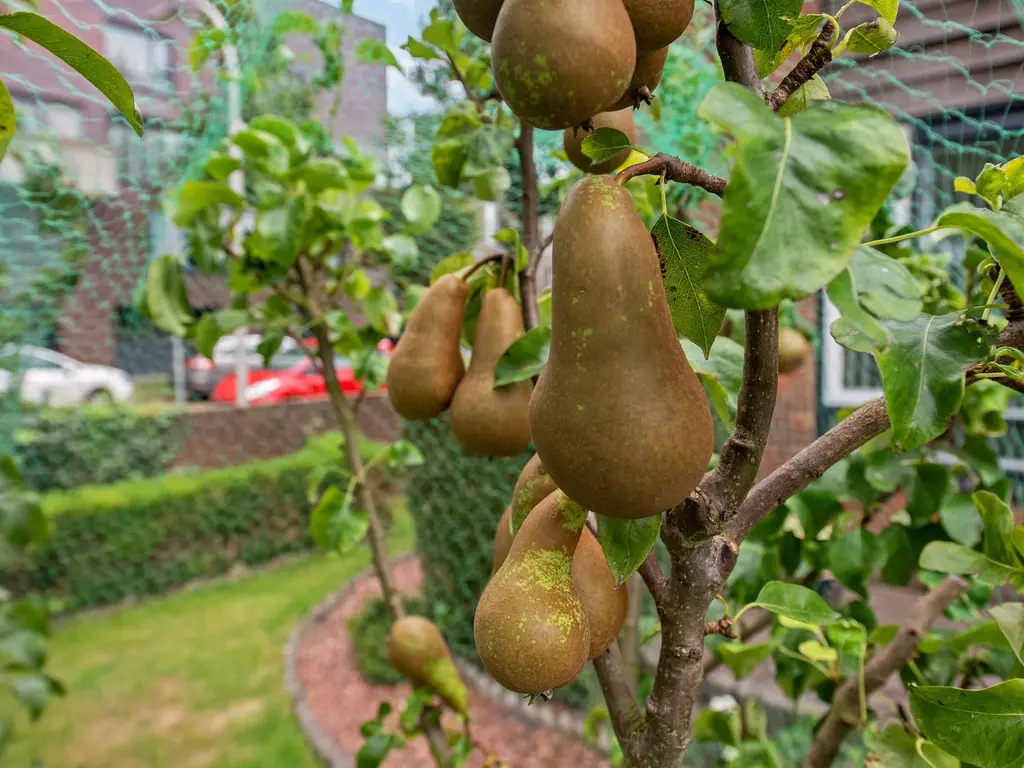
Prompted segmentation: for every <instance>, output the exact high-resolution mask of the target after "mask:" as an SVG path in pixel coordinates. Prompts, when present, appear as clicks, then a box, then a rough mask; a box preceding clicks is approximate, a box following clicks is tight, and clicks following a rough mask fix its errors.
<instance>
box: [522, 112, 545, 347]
mask: <svg viewBox="0 0 1024 768" xmlns="http://www.w3.org/2000/svg"><path fill="white" fill-rule="evenodd" d="M516 151H517V152H518V153H519V171H520V176H521V177H522V178H521V181H522V186H523V189H522V195H523V197H522V207H523V221H522V225H523V247H525V248H526V251H527V253H529V254H530V262H529V264H528V265H527V267H526V269H525V270H523V271H522V272H520V273H519V296H520V299H521V300H522V306H523V328H524V329H525V330H527V331H529V330H532V329H534V328H536V327H537V325H538V323H539V322H540V317H539V315H538V312H537V262H538V261H539V260H540V256H541V248H540V246H541V242H540V214H539V206H540V190H539V188H538V183H537V166H536V164H535V163H534V158H533V126H532V125H527V124H526V123H525V122H520V124H519V136H518V138H517V139H516Z"/></svg>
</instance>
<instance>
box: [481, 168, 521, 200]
mask: <svg viewBox="0 0 1024 768" xmlns="http://www.w3.org/2000/svg"><path fill="white" fill-rule="evenodd" d="M472 182H473V194H474V195H476V199H477V200H483V201H484V202H490V203H493V202H495V201H497V200H501V198H502V197H504V195H505V193H506V192H508V190H509V188H511V186H512V175H511V174H510V173H509V172H508V171H507V170H506V169H505V166H503V165H496V166H494V167H493V168H491V169H490V170H489V171H487V172H486V173H481V174H478V175H475V176H473V178H472Z"/></svg>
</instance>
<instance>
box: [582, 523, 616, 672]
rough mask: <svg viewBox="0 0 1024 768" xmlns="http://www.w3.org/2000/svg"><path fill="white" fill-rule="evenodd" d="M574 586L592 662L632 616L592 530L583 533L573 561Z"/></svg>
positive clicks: (587, 529) (606, 648)
mask: <svg viewBox="0 0 1024 768" xmlns="http://www.w3.org/2000/svg"><path fill="white" fill-rule="evenodd" d="M572 583H573V584H574V585H575V586H576V592H577V593H578V594H579V596H580V602H581V603H583V613H584V615H585V616H586V617H587V626H588V627H589V628H590V651H589V658H591V659H596V658H597V657H598V656H600V655H601V654H602V653H604V652H605V651H607V650H608V648H609V647H610V646H611V644H612V643H613V642H615V638H616V637H618V636H619V632H620V631H621V630H622V625H623V624H625V623H626V614H627V613H628V612H629V590H627V589H626V587H625V586H620V587H616V586H615V576H613V575H612V571H611V569H610V568H609V567H608V561H607V560H606V559H605V556H604V550H602V549H601V544H600V542H598V540H597V537H596V536H594V534H592V533H591V532H590V529H589V528H585V529H584V530H583V535H582V536H581V537H580V543H579V546H578V547H576V556H575V557H573V559H572Z"/></svg>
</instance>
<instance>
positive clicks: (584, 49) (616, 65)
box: [491, 0, 636, 131]
mask: <svg viewBox="0 0 1024 768" xmlns="http://www.w3.org/2000/svg"><path fill="white" fill-rule="evenodd" d="M491 65H492V69H493V71H494V80H495V84H496V85H497V87H498V91H499V92H500V93H501V95H502V98H504V100H505V103H506V104H508V106H509V108H510V109H511V110H512V111H513V112H514V113H515V114H516V115H517V116H518V117H520V118H522V119H523V120H525V121H526V122H527V123H529V124H530V125H533V126H535V127H537V128H542V129H544V130H554V131H560V130H562V129H563V128H572V127H573V126H576V125H579V124H580V123H582V122H583V121H585V120H589V119H590V118H591V117H593V116H594V115H596V114H598V113H599V112H601V111H602V110H603V109H604V108H605V107H606V106H607V105H608V104H613V103H614V102H616V101H618V100H619V99H620V98H621V97H622V94H623V93H625V91H626V87H627V86H628V85H629V81H630V80H631V79H632V77H633V69H634V67H635V65H636V41H635V40H634V39H633V28H632V26H631V24H630V20H629V14H628V13H626V9H625V8H624V7H623V5H622V0H558V2H552V0H505V3H504V5H503V6H502V8H501V13H500V14H498V23H497V26H496V27H495V28H494V38H493V45H492V46H491Z"/></svg>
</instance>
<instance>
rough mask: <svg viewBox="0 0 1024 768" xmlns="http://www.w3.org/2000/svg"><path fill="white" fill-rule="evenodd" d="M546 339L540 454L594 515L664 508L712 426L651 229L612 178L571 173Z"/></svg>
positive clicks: (534, 407) (699, 462) (535, 405)
mask: <svg viewBox="0 0 1024 768" xmlns="http://www.w3.org/2000/svg"><path fill="white" fill-rule="evenodd" d="M553 261H554V272H553V286H552V299H551V301H552V306H551V309H552V315H551V317H552V324H551V327H552V337H551V353H550V356H549V359H548V364H547V366H546V367H545V368H544V371H543V373H541V376H540V380H539V381H538V383H537V387H536V389H535V390H534V393H533V397H532V398H531V400H530V428H531V432H532V435H533V440H534V444H535V446H536V448H537V455H538V456H540V458H541V461H543V462H544V467H545V469H547V471H548V473H549V474H550V475H551V478H552V479H553V480H554V481H555V483H556V484H557V485H558V487H559V488H560V489H561V490H562V491H564V492H565V493H566V494H567V495H568V496H569V497H570V498H571V499H573V501H575V502H576V503H578V504H580V505H582V506H583V507H585V508H587V509H589V510H592V511H593V512H596V513H598V514H601V515H607V516H609V517H617V518H641V517H650V516H653V515H659V514H661V513H662V512H663V511H664V510H666V509H668V508H669V507H672V506H674V505H675V504H677V503H678V502H680V501H682V500H683V499H684V498H686V497H687V496H688V495H689V494H690V492H691V491H692V490H693V489H694V488H695V487H696V486H697V483H698V482H699V481H700V479H701V477H702V476H703V475H704V472H705V470H706V469H707V466H708V462H709V460H710V458H711V452H712V449H713V443H714V428H713V424H712V421H711V413H710V411H709V410H708V404H707V400H706V398H705V395H704V390H703V388H702V387H701V385H700V382H699V381H698V380H697V376H696V375H695V374H694V372H693V369H692V368H690V364H689V363H688V362H687V360H686V357H685V356H684V355H683V351H682V348H681V346H680V344H679V340H678V337H677V335H676V332H675V329H674V328H673V327H672V317H671V315H670V313H669V308H668V303H667V300H666V298H665V289H664V286H663V285H662V282H661V268H660V265H659V261H658V254H657V251H656V250H655V246H654V242H653V240H652V238H651V235H650V233H649V232H648V231H647V228H646V227H645V226H644V223H643V221H642V220H641V219H640V217H639V216H638V215H637V214H636V212H635V211H634V209H633V200H632V198H631V197H630V194H629V192H627V191H626V190H625V189H623V188H622V187H621V186H619V185H618V184H616V183H615V180H614V178H612V177H609V176H588V177H585V178H584V179H581V180H580V181H579V182H577V184H576V186H575V187H574V188H573V190H572V191H571V192H570V194H569V197H568V199H567V200H566V201H565V204H564V205H563V206H562V210H561V212H560V213H559V215H558V220H557V222H556V223H555V230H554V256H553Z"/></svg>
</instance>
